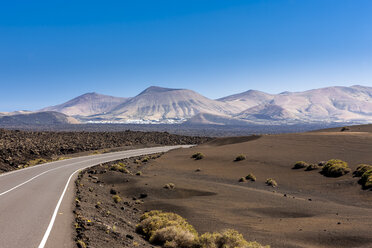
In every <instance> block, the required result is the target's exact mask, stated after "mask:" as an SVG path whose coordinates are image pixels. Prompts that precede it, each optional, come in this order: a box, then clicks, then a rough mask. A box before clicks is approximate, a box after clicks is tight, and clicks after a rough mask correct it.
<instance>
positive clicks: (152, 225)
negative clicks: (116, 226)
mask: <svg viewBox="0 0 372 248" xmlns="http://www.w3.org/2000/svg"><path fill="white" fill-rule="evenodd" d="M136 231H137V232H138V233H141V234H144V235H145V237H146V238H147V239H148V240H149V241H150V243H152V244H156V245H163V246H164V247H172V248H173V247H180V248H188V247H193V246H194V245H196V244H197V242H198V233H197V232H196V230H195V229H194V227H193V226H191V225H190V224H189V223H188V222H187V221H186V220H185V219H184V218H182V217H181V216H179V215H178V214H175V213H165V212H162V211H157V210H154V211H150V212H148V213H145V214H143V215H142V216H141V221H140V223H139V224H138V225H137V226H136ZM165 245H166V246H165ZM172 245H175V246H172Z"/></svg>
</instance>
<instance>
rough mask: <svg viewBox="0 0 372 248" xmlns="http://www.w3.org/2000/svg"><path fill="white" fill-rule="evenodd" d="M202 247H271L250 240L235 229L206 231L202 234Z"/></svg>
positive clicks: (200, 242) (200, 243)
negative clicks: (217, 231)
mask: <svg viewBox="0 0 372 248" xmlns="http://www.w3.org/2000/svg"><path fill="white" fill-rule="evenodd" d="M199 245H200V247H201V248H269V246H262V245H261V244H259V243H257V242H248V241H246V240H245V239H244V237H243V235H242V234H240V233H239V232H237V231H235V230H231V229H228V230H225V231H223V232H222V233H204V234H203V235H201V236H200V241H199Z"/></svg>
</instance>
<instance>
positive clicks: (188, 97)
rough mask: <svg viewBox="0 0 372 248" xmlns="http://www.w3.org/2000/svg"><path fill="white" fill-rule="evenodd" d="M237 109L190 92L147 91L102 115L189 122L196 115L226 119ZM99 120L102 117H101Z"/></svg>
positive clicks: (169, 90) (177, 90)
mask: <svg viewBox="0 0 372 248" xmlns="http://www.w3.org/2000/svg"><path fill="white" fill-rule="evenodd" d="M238 111H239V108H237V107H234V106H231V105H230V104H228V103H224V102H220V101H216V100H211V99H208V98H206V97H204V96H202V95H200V94H198V93H196V92H194V91H192V90H186V89H168V88H161V87H154V86H152V87H149V88H147V89H146V90H144V91H143V92H141V93H140V94H139V95H137V96H135V97H133V98H131V99H130V100H128V101H126V102H124V103H122V104H120V105H118V106H117V107H115V108H114V109H113V110H112V111H111V112H110V113H108V114H107V115H104V116H105V117H106V118H108V119H113V118H117V119H143V120H164V119H188V118H191V117H192V116H194V115H196V114H198V113H210V114H216V115H221V114H222V115H226V114H229V115H231V114H233V113H237V112H238ZM101 117H102V116H101Z"/></svg>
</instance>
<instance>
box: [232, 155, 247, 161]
mask: <svg viewBox="0 0 372 248" xmlns="http://www.w3.org/2000/svg"><path fill="white" fill-rule="evenodd" d="M245 159H246V156H245V155H243V154H240V155H239V156H237V157H236V158H235V160H234V161H235V162H238V161H242V160H245Z"/></svg>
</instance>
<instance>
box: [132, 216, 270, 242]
mask: <svg viewBox="0 0 372 248" xmlns="http://www.w3.org/2000/svg"><path fill="white" fill-rule="evenodd" d="M136 231H137V232H138V233H140V234H143V235H144V236H145V238H146V239H148V240H149V241H150V243H152V244H154V245H161V246H162V247H164V248H270V246H262V245H261V244H259V243H257V242H248V241H246V240H245V239H244V237H243V235H242V234H240V233H238V232H237V231H235V230H225V231H223V232H221V233H205V234H203V235H201V236H200V237H199V235H198V233H197V232H196V230H195V229H194V227H193V226H192V225H190V224H189V223H188V222H187V221H186V220H185V219H184V218H182V217H181V216H179V215H177V214H175V213H165V212H162V211H158V210H154V211H150V212H148V213H145V214H143V215H142V216H141V219H140V223H139V224H138V225H137V226H136Z"/></svg>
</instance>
